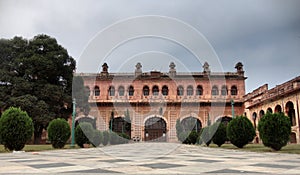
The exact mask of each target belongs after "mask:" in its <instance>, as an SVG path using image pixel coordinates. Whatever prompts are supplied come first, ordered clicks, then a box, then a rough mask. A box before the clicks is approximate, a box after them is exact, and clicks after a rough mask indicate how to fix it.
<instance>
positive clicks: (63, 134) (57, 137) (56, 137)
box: [47, 118, 71, 148]
mask: <svg viewBox="0 0 300 175" xmlns="http://www.w3.org/2000/svg"><path fill="white" fill-rule="evenodd" d="M47 131H48V139H49V140H50V141H51V144H52V146H53V148H63V147H64V146H65V144H66V142H67V141H68V139H69V138H70V135H71V131H70V125H69V123H68V122H67V121H66V120H65V119H62V118H57V119H54V120H52V121H51V122H50V123H49V126H48V128H47Z"/></svg>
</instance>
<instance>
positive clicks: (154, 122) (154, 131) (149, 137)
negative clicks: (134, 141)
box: [144, 116, 167, 142]
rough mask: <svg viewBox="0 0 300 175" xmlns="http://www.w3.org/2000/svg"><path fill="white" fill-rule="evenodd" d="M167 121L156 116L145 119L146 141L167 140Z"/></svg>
mask: <svg viewBox="0 0 300 175" xmlns="http://www.w3.org/2000/svg"><path fill="white" fill-rule="evenodd" d="M166 135H167V123H166V121H165V120H164V119H163V118H160V117H157V116H154V117H151V118H148V119H147V120H146V121H145V137H144V138H145V141H152V142H166V141H167V136H166Z"/></svg>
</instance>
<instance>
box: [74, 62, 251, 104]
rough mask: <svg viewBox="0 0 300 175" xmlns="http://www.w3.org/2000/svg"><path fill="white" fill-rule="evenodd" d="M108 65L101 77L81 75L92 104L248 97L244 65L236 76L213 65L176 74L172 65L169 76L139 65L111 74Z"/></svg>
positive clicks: (238, 98) (98, 75)
mask: <svg viewBox="0 0 300 175" xmlns="http://www.w3.org/2000/svg"><path fill="white" fill-rule="evenodd" d="M108 68H109V67H108V65H107V64H106V63H104V64H103V65H102V71H101V72H100V73H80V74H77V75H79V76H82V77H83V80H84V85H85V87H86V88H87V90H88V91H89V92H90V93H89V95H90V102H109V101H111V100H114V101H116V100H117V101H118V100H119V101H120V102H121V101H122V100H129V101H131V102H143V101H147V100H152V101H155V100H158V101H159V100H161V99H164V100H168V101H170V102H182V101H188V102H212V101H218V100H222V101H224V99H225V100H228V101H229V100H231V99H234V100H235V101H236V102H242V101H243V100H242V98H243V96H244V95H245V79H246V77H245V76H244V70H243V64H242V63H237V64H236V66H235V68H236V72H211V70H210V68H209V64H208V63H205V64H204V65H203V71H202V72H184V73H182V72H176V65H175V64H174V63H173V62H171V63H170V65H169V72H166V73H162V72H160V71H151V72H143V71H142V65H141V63H137V64H136V66H135V72H134V73H110V72H109V71H108Z"/></svg>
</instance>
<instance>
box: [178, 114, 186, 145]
mask: <svg viewBox="0 0 300 175" xmlns="http://www.w3.org/2000/svg"><path fill="white" fill-rule="evenodd" d="M182 132H183V127H182V124H181V123H180V119H177V120H176V136H177V139H178V140H179V141H180V142H181V143H182V142H183V141H184V140H185V138H186V137H181V136H180V134H181V133H182Z"/></svg>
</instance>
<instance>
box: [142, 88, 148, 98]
mask: <svg viewBox="0 0 300 175" xmlns="http://www.w3.org/2000/svg"><path fill="white" fill-rule="evenodd" d="M143 94H144V96H148V95H149V87H148V86H144V87H143Z"/></svg>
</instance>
